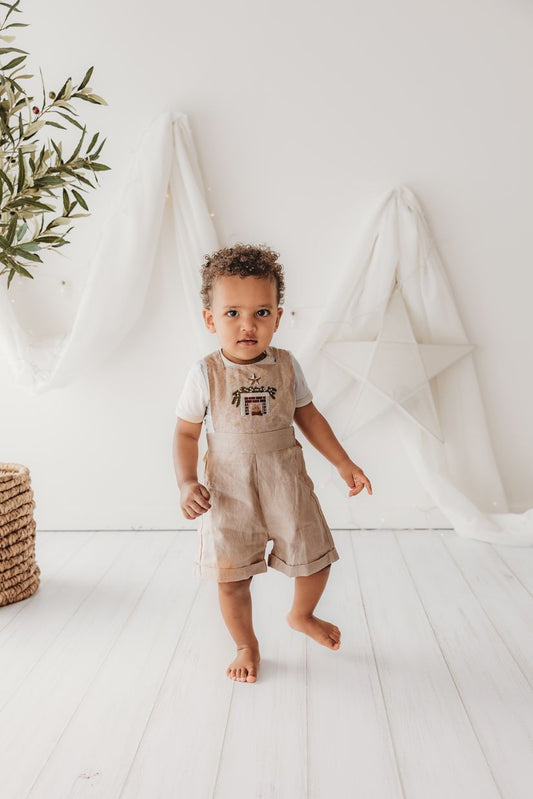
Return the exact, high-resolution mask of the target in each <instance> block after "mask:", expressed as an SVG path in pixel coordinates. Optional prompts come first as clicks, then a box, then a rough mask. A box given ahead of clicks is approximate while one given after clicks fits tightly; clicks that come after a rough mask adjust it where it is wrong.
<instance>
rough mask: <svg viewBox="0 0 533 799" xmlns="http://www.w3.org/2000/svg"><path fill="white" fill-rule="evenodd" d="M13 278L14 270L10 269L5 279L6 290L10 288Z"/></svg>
mask: <svg viewBox="0 0 533 799" xmlns="http://www.w3.org/2000/svg"><path fill="white" fill-rule="evenodd" d="M14 276H15V270H14V269H12V270H11V272H10V273H9V277H8V278H7V287H8V288H9V287H10V285H11V281H12V280H13V278H14Z"/></svg>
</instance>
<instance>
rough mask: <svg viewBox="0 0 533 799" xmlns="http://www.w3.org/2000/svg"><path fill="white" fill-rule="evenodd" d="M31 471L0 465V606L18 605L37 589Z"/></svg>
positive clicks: (37, 571)
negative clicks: (17, 603)
mask: <svg viewBox="0 0 533 799" xmlns="http://www.w3.org/2000/svg"><path fill="white" fill-rule="evenodd" d="M34 508H35V502H34V501H33V491H32V489H31V480H30V471H29V469H28V468H27V467H26V466H21V465H20V464H19V463H0V605H11V604H12V603H13V602H20V600H21V599H27V598H28V597H29V596H31V595H32V594H34V593H35V591H37V589H38V587H39V582H40V580H39V576H40V574H41V570H40V569H39V567H38V565H37V563H36V562H35V531H36V526H35V521H34V518H33V509H34Z"/></svg>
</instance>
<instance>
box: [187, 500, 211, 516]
mask: <svg viewBox="0 0 533 799" xmlns="http://www.w3.org/2000/svg"><path fill="white" fill-rule="evenodd" d="M210 507H211V505H210V504H209V502H207V501H206V500H205V499H202V500H201V502H200V500H198V501H196V500H193V501H192V502H191V503H190V504H189V509H190V510H192V511H194V512H195V513H198V514H201V513H205V512H206V511H208V510H209V508H210Z"/></svg>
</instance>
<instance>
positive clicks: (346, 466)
mask: <svg viewBox="0 0 533 799" xmlns="http://www.w3.org/2000/svg"><path fill="white" fill-rule="evenodd" d="M339 474H340V476H341V477H342V479H343V480H344V481H345V483H346V484H347V485H348V487H349V488H350V492H349V494H348V496H349V497H354V496H355V495H356V494H358V493H359V492H360V491H362V490H363V488H365V486H366V490H367V491H368V493H369V494H371V493H372V486H371V485H370V480H369V479H368V477H367V476H366V474H365V473H364V472H363V470H362V469H360V468H359V466H357V464H355V463H353V461H344V463H342V464H341V465H340V466H339Z"/></svg>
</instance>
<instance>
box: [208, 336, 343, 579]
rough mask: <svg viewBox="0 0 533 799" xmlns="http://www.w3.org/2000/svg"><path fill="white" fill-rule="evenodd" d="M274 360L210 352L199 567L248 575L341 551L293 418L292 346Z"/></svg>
mask: <svg viewBox="0 0 533 799" xmlns="http://www.w3.org/2000/svg"><path fill="white" fill-rule="evenodd" d="M271 351H272V353H273V355H274V358H275V360H276V362H275V363H263V362H262V361H259V362H257V363H253V364H248V365H246V364H242V365H241V364H238V365H237V364H236V365H235V366H232V367H226V365H225V364H224V361H223V359H222V356H221V354H220V351H216V352H213V353H211V354H210V355H208V356H207V357H206V358H205V363H206V366H207V375H208V379H209V395H210V410H211V416H212V420H213V430H214V432H213V433H207V445H208V451H207V453H206V455H205V458H204V462H205V475H204V482H205V485H206V486H207V488H208V489H209V492H210V494H211V499H210V503H211V509H210V510H209V511H207V513H205V514H203V515H202V516H201V517H200V527H199V537H200V542H199V549H198V556H197V560H196V564H195V573H196V574H197V575H199V576H201V577H205V578H208V579H214V580H217V581H218V582H232V581H234V580H244V579H246V578H247V577H250V576H251V575H253V574H259V573H260V572H266V571H267V564H266V562H265V547H266V545H267V542H268V541H269V540H273V541H274V544H273V548H272V552H271V553H270V555H269V557H268V565H269V566H271V567H272V568H274V569H277V570H278V571H281V572H283V573H284V574H286V575H288V576H289V577H299V576H306V575H309V574H314V573H315V572H317V571H320V570H321V569H323V568H324V567H325V566H327V565H328V564H329V563H333V562H334V561H336V560H338V559H339V555H338V553H337V550H336V549H335V544H334V541H333V538H332V536H331V532H330V530H329V527H328V525H327V523H326V520H325V518H324V515H323V513H322V510H321V508H320V505H319V503H318V499H317V497H316V495H315V493H314V490H313V483H312V481H311V478H310V477H309V475H308V474H307V472H306V469H305V463H304V458H303V453H302V447H301V444H300V443H299V442H298V441H297V440H296V438H295V436H294V427H293V425H292V423H293V418H294V410H295V393H294V381H295V376H294V368H293V365H292V359H291V355H290V353H289V352H288V351H287V350H282V349H278V348H275V347H271Z"/></svg>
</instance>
